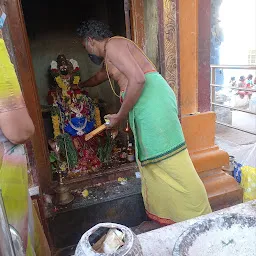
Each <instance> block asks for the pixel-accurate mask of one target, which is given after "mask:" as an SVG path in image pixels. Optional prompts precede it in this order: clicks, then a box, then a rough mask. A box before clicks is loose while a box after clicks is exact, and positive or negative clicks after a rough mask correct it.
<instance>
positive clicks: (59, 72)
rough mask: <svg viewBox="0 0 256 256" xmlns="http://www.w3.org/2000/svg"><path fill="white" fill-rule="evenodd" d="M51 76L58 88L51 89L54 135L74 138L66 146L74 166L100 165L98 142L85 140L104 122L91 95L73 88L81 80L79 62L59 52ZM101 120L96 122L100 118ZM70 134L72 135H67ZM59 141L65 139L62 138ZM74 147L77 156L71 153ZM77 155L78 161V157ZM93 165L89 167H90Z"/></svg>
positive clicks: (85, 167) (71, 165) (53, 62)
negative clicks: (86, 135) (93, 142)
mask: <svg viewBox="0 0 256 256" xmlns="http://www.w3.org/2000/svg"><path fill="white" fill-rule="evenodd" d="M50 71H51V75H52V76H53V78H54V80H55V82H56V84H57V88H56V89H55V90H51V91H50V92H49V95H50V96H51V98H52V102H51V103H52V105H53V107H52V122H53V129H54V138H55V139H56V141H58V138H59V136H60V135H64V134H65V136H64V137H63V136H62V137H63V138H64V142H65V143H67V141H69V137H70V138H71V140H70V141H71V143H72V145H69V146H67V145H65V148H66V149H67V147H68V148H69V150H66V151H67V152H66V155H67V154H69V155H68V156H67V158H70V159H67V161H69V162H70V163H71V164H70V163H69V165H68V166H70V167H71V169H72V168H73V169H74V168H78V169H79V168H80V169H81V168H82V169H85V170H87V169H88V168H89V167H90V168H91V169H95V168H98V167H99V166H100V161H99V159H98V158H97V156H96V155H97V145H91V144H92V142H90V145H89V144H88V145H87V143H86V142H85V140H84V135H85V134H87V133H89V132H91V131H92V130H93V129H94V128H96V127H97V126H99V125H101V123H100V112H99V109H98V107H97V106H96V104H95V103H94V102H93V101H92V99H91V98H90V97H88V96H87V95H86V94H84V93H82V92H81V90H73V89H72V85H78V84H79V82H80V69H79V66H78V63H77V61H75V60H74V59H70V60H67V59H66V57H65V56H64V55H59V56H58V57H57V61H52V62H51V70H50ZM95 120H96V121H97V122H96V121H95ZM67 135H69V137H67ZM59 141H61V140H60V139H59ZM72 148H74V150H75V151H76V152H73V159H72V155H71V152H70V151H72ZM75 154H77V156H78V157H77V161H76V160H74V159H75V156H74V155H75ZM88 165H89V167H88Z"/></svg>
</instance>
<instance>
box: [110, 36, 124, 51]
mask: <svg viewBox="0 0 256 256" xmlns="http://www.w3.org/2000/svg"><path fill="white" fill-rule="evenodd" d="M128 42H129V41H128V39H126V38H125V37H121V36H115V37H112V38H110V39H109V41H108V43H107V46H106V49H107V50H110V49H112V50H116V49H117V48H121V47H123V46H127V43H128Z"/></svg>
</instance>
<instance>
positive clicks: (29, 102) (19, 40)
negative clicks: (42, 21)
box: [7, 0, 51, 189]
mask: <svg viewBox="0 0 256 256" xmlns="http://www.w3.org/2000/svg"><path fill="white" fill-rule="evenodd" d="M7 16H8V23H9V30H10V35H11V39H12V44H13V48H14V54H15V59H16V64H17V72H18V77H19V81H20V83H21V89H22V92H23V96H24V99H25V102H26V106H27V108H28V111H29V114H30V116H31V118H32V120H33V123H34V125H35V134H34V136H33V138H32V145H33V151H34V154H35V158H36V169H37V173H38V176H39V185H40V187H41V188H42V189H45V188H47V187H48V186H49V184H50V182H51V167H50V162H49V153H48V147H47V141H46V136H45V131H44V124H43V119H42V113H41V107H40V102H39V97H38V92H37V86H36V81H35V76H34V70H33V64H32V59H31V53H30V46H29V40H28V36H27V31H26V26H25V22H24V17H23V13H22V7H21V2H20V0H8V2H7Z"/></svg>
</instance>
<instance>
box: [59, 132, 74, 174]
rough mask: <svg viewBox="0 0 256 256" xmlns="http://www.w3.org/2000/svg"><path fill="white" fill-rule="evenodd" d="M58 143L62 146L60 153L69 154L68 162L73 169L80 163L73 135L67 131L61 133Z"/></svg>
mask: <svg viewBox="0 0 256 256" xmlns="http://www.w3.org/2000/svg"><path fill="white" fill-rule="evenodd" d="M56 139H57V144H58V146H59V147H60V153H61V154H62V155H63V156H67V159H66V160H67V162H68V164H69V167H70V168H71V169H72V168H74V167H75V166H76V165H77V163H78V156H77V152H76V149H75V147H74V144H73V141H72V139H71V137H70V136H69V135H68V134H67V133H63V134H60V135H59V136H58V137H57V138H56ZM66 153H67V154H66Z"/></svg>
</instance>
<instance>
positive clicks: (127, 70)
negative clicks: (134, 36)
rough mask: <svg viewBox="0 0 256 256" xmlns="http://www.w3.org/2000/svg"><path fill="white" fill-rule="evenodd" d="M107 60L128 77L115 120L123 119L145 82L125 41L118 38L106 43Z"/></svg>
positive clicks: (137, 97) (134, 102)
mask: <svg viewBox="0 0 256 256" xmlns="http://www.w3.org/2000/svg"><path fill="white" fill-rule="evenodd" d="M107 58H108V60H109V61H110V62H111V63H112V64H113V65H114V66H115V67H116V68H117V69H118V70H119V71H120V72H122V73H123V74H124V75H125V76H126V78H127V79H128V85H127V89H126V93H125V99H124V101H123V103H122V106H121V108H120V110H119V112H118V114H117V119H118V120H117V121H118V122H120V121H121V120H123V119H125V118H126V117H127V116H128V113H129V111H130V110H131V109H132V108H133V106H134V105H135V104H136V102H137V101H138V99H139V97H140V95H141V93H142V91H143V88H144V83H145V76H144V73H143V71H142V69H141V68H140V66H139V65H138V63H137V62H136V60H135V59H134V57H133V56H132V54H131V52H130V50H129V48H128V45H127V42H126V41H124V40H122V39H119V40H113V41H110V42H109V44H108V45H107Z"/></svg>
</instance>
